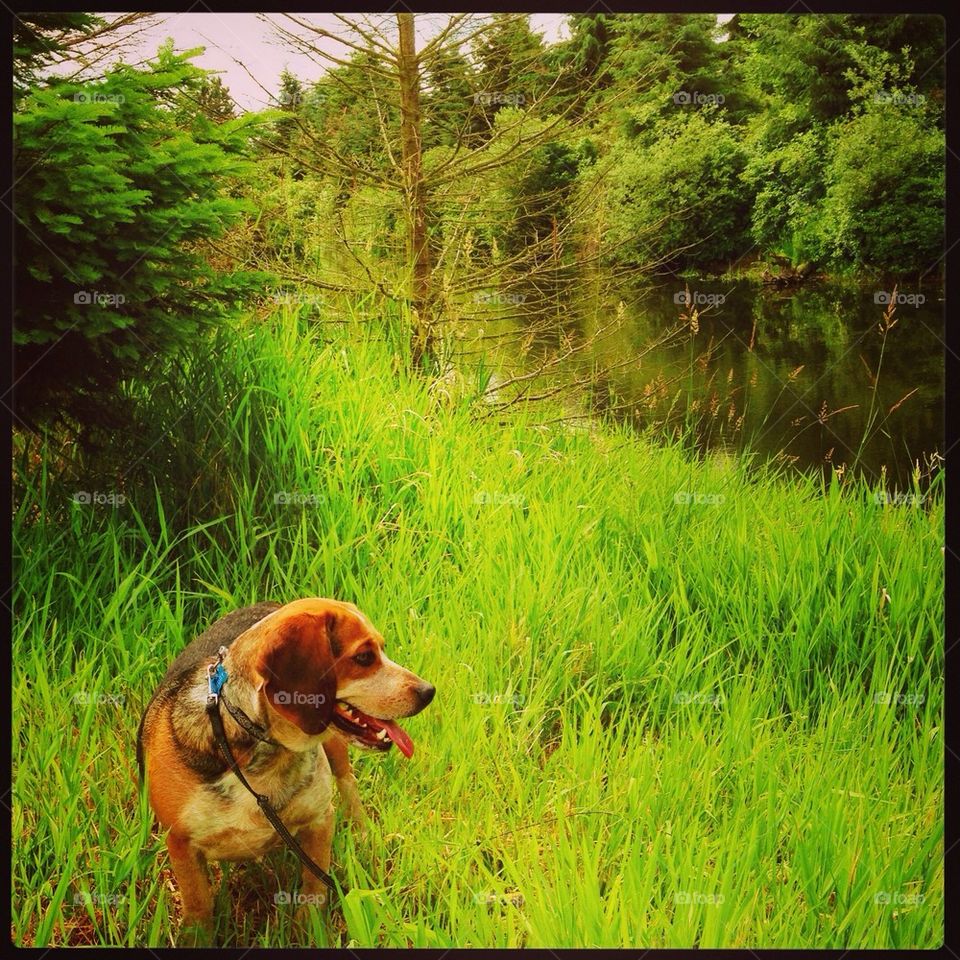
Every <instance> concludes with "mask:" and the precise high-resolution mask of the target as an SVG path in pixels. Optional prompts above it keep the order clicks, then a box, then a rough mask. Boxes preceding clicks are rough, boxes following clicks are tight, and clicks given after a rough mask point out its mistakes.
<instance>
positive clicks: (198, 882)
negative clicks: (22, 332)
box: [167, 830, 213, 946]
mask: <svg viewBox="0 0 960 960" xmlns="http://www.w3.org/2000/svg"><path fill="white" fill-rule="evenodd" d="M167 852H168V853H169V854H170V864H171V866H172V867H173V873H174V875H175V876H176V878H177V886H178V887H179V888H180V901H181V905H182V908H183V921H182V923H181V928H180V937H179V938H178V942H179V943H180V945H183V946H209V944H210V943H211V942H212V941H213V895H212V894H211V892H210V881H209V879H208V877H207V861H206V858H205V857H204V855H203V853H201V851H200V850H199V849H198V848H197V847H195V846H194V845H193V844H192V843H191V842H190V838H189V837H187V836H184V835H183V834H180V833H176V832H175V831H174V830H171V831H170V832H169V833H168V834H167Z"/></svg>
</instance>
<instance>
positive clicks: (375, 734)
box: [333, 700, 413, 757]
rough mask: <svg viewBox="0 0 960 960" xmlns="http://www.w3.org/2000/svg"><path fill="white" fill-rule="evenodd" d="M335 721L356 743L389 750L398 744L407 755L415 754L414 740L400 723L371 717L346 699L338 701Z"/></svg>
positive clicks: (334, 714) (334, 715) (375, 748)
mask: <svg viewBox="0 0 960 960" xmlns="http://www.w3.org/2000/svg"><path fill="white" fill-rule="evenodd" d="M333 722H334V724H335V726H337V727H339V729H341V730H342V731H343V732H344V733H347V734H349V735H350V737H351V739H352V740H354V741H355V742H356V743H359V744H362V745H363V746H365V747H372V748H373V749H374V750H389V749H390V747H391V746H392V745H393V744H396V745H397V747H398V748H399V750H400V752H401V753H402V754H403V755H404V756H405V757H412V756H413V741H412V740H411V739H410V736H409V734H408V733H407V731H406V730H404V729H403V727H401V726H400V724H398V723H395V722H394V721H393V720H382V719H381V718H380V717H371V716H369V715H368V714H366V713H364V712H363V711H362V710H358V709H357V708H356V707H354V706H351V705H350V704H349V703H347V702H346V701H345V700H338V701H337V708H336V710H334V712H333Z"/></svg>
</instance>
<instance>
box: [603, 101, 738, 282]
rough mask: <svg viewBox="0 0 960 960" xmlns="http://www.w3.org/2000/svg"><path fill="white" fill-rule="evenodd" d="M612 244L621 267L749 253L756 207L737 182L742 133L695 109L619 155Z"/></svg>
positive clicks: (613, 173) (612, 192) (620, 148)
mask: <svg viewBox="0 0 960 960" xmlns="http://www.w3.org/2000/svg"><path fill="white" fill-rule="evenodd" d="M612 160H613V166H612V169H611V170H610V174H609V176H610V183H609V188H608V189H609V194H608V197H607V203H608V207H609V210H610V229H609V233H608V240H609V241H610V243H611V246H612V249H613V257H614V259H616V260H617V261H619V262H628V263H638V264H643V263H651V264H652V263H663V262H669V263H670V264H671V265H674V266H678V267H695V266H698V265H702V264H704V263H706V262H709V261H710V260H714V259H717V258H722V257H726V256H729V255H730V253H731V251H734V252H735V253H734V255H736V253H739V252H742V249H743V247H744V245H745V243H746V225H747V216H748V204H747V202H745V199H744V198H743V196H742V192H741V190H740V189H739V187H738V184H737V178H738V176H739V174H740V171H741V170H742V169H743V165H744V154H743V150H742V148H741V145H740V143H739V141H738V138H737V136H736V133H735V131H734V128H733V127H731V126H730V124H728V123H727V122H726V121H725V120H722V119H715V118H713V117H711V116H710V115H709V113H708V112H707V111H706V110H698V109H691V110H689V111H687V112H685V113H683V114H682V115H681V116H675V117H673V118H670V119H666V120H664V121H663V122H662V123H660V124H658V126H657V128H656V136H655V137H646V136H645V137H643V138H638V139H637V140H634V141H624V142H621V143H620V144H618V145H617V146H616V147H615V148H614V151H613V153H612Z"/></svg>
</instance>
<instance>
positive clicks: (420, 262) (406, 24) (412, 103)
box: [397, 13, 433, 369]
mask: <svg viewBox="0 0 960 960" xmlns="http://www.w3.org/2000/svg"><path fill="white" fill-rule="evenodd" d="M397 24H398V26H399V28H400V56H399V60H398V69H399V74H400V144H401V151H402V160H403V174H404V195H405V196H404V199H405V205H406V214H407V223H408V232H407V246H408V256H409V263H410V264H411V266H412V268H413V295H412V297H411V300H412V304H413V310H414V327H413V335H412V343H411V347H412V354H413V361H414V363H415V365H416V366H418V367H420V368H421V369H423V368H424V367H425V366H426V365H427V364H428V363H429V361H430V358H431V357H432V355H433V317H432V312H433V303H432V300H433V296H432V290H431V269H430V247H429V245H428V242H427V204H426V190H425V189H424V182H423V168H422V147H421V144H422V141H421V138H420V66H419V64H418V62H417V51H416V39H415V37H414V30H413V28H414V19H413V14H412V13H398V14H397Z"/></svg>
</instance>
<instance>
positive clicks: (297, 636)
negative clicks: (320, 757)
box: [254, 600, 436, 757]
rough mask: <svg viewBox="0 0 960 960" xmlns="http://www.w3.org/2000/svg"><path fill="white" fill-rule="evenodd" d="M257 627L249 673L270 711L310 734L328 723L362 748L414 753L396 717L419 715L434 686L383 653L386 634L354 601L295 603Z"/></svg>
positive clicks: (272, 615)
mask: <svg viewBox="0 0 960 960" xmlns="http://www.w3.org/2000/svg"><path fill="white" fill-rule="evenodd" d="M262 628H263V635H262V637H261V642H260V643H259V645H258V652H257V657H256V659H255V661H254V670H255V672H256V673H257V674H258V675H259V678H260V682H259V687H258V689H259V690H260V692H261V695H262V696H263V697H264V698H265V699H266V704H267V709H268V710H270V711H273V712H274V713H275V714H276V715H278V716H279V717H280V718H281V720H282V721H284V722H285V723H286V724H292V725H293V727H295V728H296V729H297V730H298V731H300V732H301V733H302V734H306V735H307V737H314V736H316V735H318V734H321V733H323V732H324V731H325V730H327V728H328V727H330V726H331V725H333V726H334V727H336V728H337V729H338V730H340V731H341V732H342V733H343V734H345V735H346V736H347V737H348V738H349V739H350V740H351V741H352V742H354V743H357V744H360V745H361V746H364V747H369V748H371V749H376V750H389V749H390V747H391V746H392V745H393V744H396V745H397V747H398V748H399V749H400V751H401V752H402V753H403V754H404V755H405V756H408V757H409V756H411V755H412V754H413V741H412V740H411V739H410V737H409V735H408V734H407V732H406V731H405V730H404V729H403V728H402V727H400V725H399V724H398V723H396V720H397V718H399V717H412V716H413V715H414V714H415V713H419V712H420V711H421V710H422V709H423V708H424V707H425V706H426V705H427V704H428V703H430V701H431V700H432V699H433V695H434V693H435V692H436V691H435V688H434V687H433V686H432V685H431V684H429V683H427V682H426V681H424V680H421V679H420V677H418V676H417V675H416V674H415V673H412V672H411V671H409V670H407V669H405V668H404V667H401V666H400V665H399V664H397V663H394V662H393V661H392V660H391V659H390V658H389V657H388V656H387V655H386V654H385V653H384V642H383V637H382V636H380V634H379V632H378V631H377V630H376V629H374V627H373V625H372V624H371V623H370V621H369V620H367V618H366V617H365V616H364V615H363V614H362V613H361V612H360V611H359V610H358V609H357V608H356V607H355V606H353V604H351V603H341V602H339V601H336V600H298V601H295V602H294V603H290V604H287V606H285V607H282V608H281V609H280V610H278V611H276V613H273V614H271V615H270V617H268V618H267V619H266V620H264V621H262ZM283 725H284V724H283V723H281V724H279V726H280V727H281V728H282V727H283ZM271 726H273V725H271ZM281 737H282V734H281ZM282 739H284V740H287V741H289V740H290V738H284V737H282ZM294 739H296V740H299V741H300V743H301V746H303V745H306V742H308V741H306V742H305V741H304V738H302V737H295V738H294ZM291 745H292V744H291Z"/></svg>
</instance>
